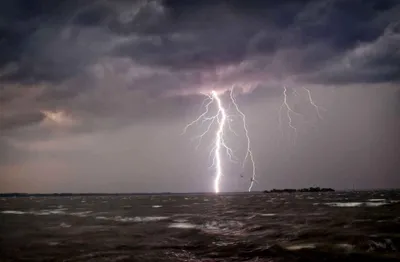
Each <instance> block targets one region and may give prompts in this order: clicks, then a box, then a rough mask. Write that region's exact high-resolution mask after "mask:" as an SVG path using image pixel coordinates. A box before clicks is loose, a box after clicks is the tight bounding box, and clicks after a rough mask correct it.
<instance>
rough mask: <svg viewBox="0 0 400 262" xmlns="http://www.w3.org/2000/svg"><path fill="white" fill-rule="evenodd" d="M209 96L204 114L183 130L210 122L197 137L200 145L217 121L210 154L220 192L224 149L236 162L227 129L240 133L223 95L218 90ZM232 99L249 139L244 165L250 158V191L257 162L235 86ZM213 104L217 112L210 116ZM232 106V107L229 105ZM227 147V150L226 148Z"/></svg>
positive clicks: (217, 188)
mask: <svg viewBox="0 0 400 262" xmlns="http://www.w3.org/2000/svg"><path fill="white" fill-rule="evenodd" d="M206 96H207V98H206V99H205V101H203V104H202V106H203V105H205V106H204V107H205V110H204V112H203V113H202V114H200V115H199V117H197V118H196V119H195V120H194V121H192V122H191V123H189V124H188V125H186V127H185V128H184V130H183V133H186V131H187V130H188V128H189V127H191V126H193V125H195V124H198V123H201V124H204V123H206V122H208V124H207V127H206V130H205V131H204V132H203V133H201V134H200V135H198V136H197V137H196V138H197V139H199V143H198V145H197V146H196V148H198V146H199V145H200V143H201V140H202V138H203V137H204V136H205V135H206V134H207V133H209V132H211V131H210V130H211V127H212V125H213V124H214V123H217V130H216V133H215V135H214V141H213V147H212V149H211V151H210V155H213V164H212V166H211V167H215V178H214V192H215V193H219V192H220V184H221V179H222V177H223V176H224V171H223V163H222V153H223V151H225V152H226V155H227V156H228V157H229V159H230V160H231V161H232V162H235V161H234V160H233V159H234V158H235V156H234V155H233V150H232V149H231V148H230V147H229V146H228V145H227V139H226V135H227V131H230V132H231V133H233V134H234V135H236V136H238V134H237V133H236V132H235V131H234V130H233V128H232V126H231V124H230V123H231V122H232V121H233V118H232V116H233V115H229V114H228V111H229V109H227V108H225V107H224V105H223V102H222V100H221V97H220V96H219V95H218V93H217V92H216V91H212V92H211V94H206ZM230 100H231V103H232V104H233V105H234V109H235V110H236V112H237V113H238V114H239V115H240V117H241V119H242V122H243V128H244V131H245V136H246V139H247V149H246V155H245V157H244V160H243V163H242V167H243V168H244V167H245V164H246V161H247V159H250V161H251V163H252V176H251V180H250V186H249V189H248V190H249V192H250V191H251V190H252V188H253V185H254V182H256V180H255V162H254V157H253V153H252V151H251V147H250V145H251V144H250V137H249V132H248V128H247V125H246V116H245V114H244V113H243V112H242V111H241V110H240V109H239V106H238V104H237V103H236V100H235V97H234V95H233V88H232V89H231V91H230ZM212 104H215V105H216V107H217V112H216V113H215V114H213V115H211V116H209V113H210V106H211V105H212ZM229 108H230V107H229ZM224 149H225V150H224Z"/></svg>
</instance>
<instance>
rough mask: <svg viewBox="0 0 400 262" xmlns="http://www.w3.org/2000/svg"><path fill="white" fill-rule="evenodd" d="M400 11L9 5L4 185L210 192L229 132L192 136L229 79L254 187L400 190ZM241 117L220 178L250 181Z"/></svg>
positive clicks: (0, 91)
mask: <svg viewBox="0 0 400 262" xmlns="http://www.w3.org/2000/svg"><path fill="white" fill-rule="evenodd" d="M399 17H400V3H399V1H397V0H354V1H347V0H322V1H320V0H318V1H317V0H313V1H295V0H289V1H272V0H258V1H256V0H254V1H252V0H246V1H242V0H230V1H229V0H224V1H223V0H201V1H194V0H186V1H177V0H165V1H161V0H160V1H156V0H142V1H125V0H113V1H111V0H99V1H92V0H85V1H84V0H64V1H62V0H58V1H54V0H43V1H29V0H15V1H2V2H1V3H0V192H30V193H33V192H36V193H49V192H107V193H109V192H203V191H207V192H208V191H212V190H213V180H214V179H215V168H214V167H212V166H211V167H210V165H211V164H212V158H211V159H210V157H209V154H210V153H209V152H210V149H212V145H213V139H214V137H215V134H216V130H217V126H212V127H211V129H210V133H209V134H208V135H206V136H205V137H204V138H203V139H202V141H201V145H200V146H199V147H197V144H198V139H196V136H198V135H199V134H201V133H202V132H203V131H204V130H205V129H204V126H202V125H194V126H192V127H191V128H189V129H188V130H187V132H186V133H185V134H183V133H182V131H183V129H184V128H185V126H186V124H188V123H190V122H191V121H193V120H194V119H196V118H197V117H198V115H199V114H201V112H202V110H204V103H203V101H204V99H205V98H207V96H205V94H209V93H210V92H211V91H212V90H215V91H216V92H218V94H219V95H220V97H221V100H222V101H223V104H224V106H226V107H227V108H228V107H229V110H230V109H231V104H230V100H229V92H230V90H231V88H234V94H235V97H236V101H237V103H238V105H239V107H240V109H241V110H242V112H243V113H244V114H245V115H246V125H247V128H248V131H249V137H250V139H251V150H252V152H253V156H254V161H255V167H256V181H257V183H256V184H255V185H254V188H253V189H254V190H256V191H259V190H265V189H272V188H300V187H309V186H321V187H332V188H336V189H351V188H353V186H354V187H355V188H359V189H368V188H396V187H397V188H398V187H400V175H399V174H400V161H398V159H399V157H400V136H399V134H400V49H399V48H400V20H399ZM285 88H286V95H287V98H286V100H285V99H284V94H285V93H284V90H285ZM308 92H310V93H308ZM309 94H310V95H311V96H309ZM310 98H311V99H310ZM285 101H286V102H287V104H288V106H289V107H290V110H293V111H292V112H289V114H288V113H287V110H288V108H287V107H285V106H283V107H282V103H283V102H285ZM202 106H203V109H202ZM210 110H211V111H212V110H214V111H213V112H214V113H215V112H216V111H215V108H214V107H211V109H210ZM288 116H289V117H290V118H292V121H291V122H290V121H289V118H288ZM233 120H234V121H232V123H231V124H232V128H234V129H235V130H236V131H237V135H235V134H233V133H232V132H228V131H227V133H226V142H227V143H228V144H229V145H231V146H232V148H233V150H234V152H235V155H236V156H237V157H238V159H239V161H237V162H233V163H231V162H229V159H228V158H227V157H226V156H225V154H224V153H223V156H222V158H223V159H222V163H223V164H222V166H223V177H222V179H221V184H220V187H221V191H246V190H247V188H248V186H249V182H250V179H251V172H252V171H251V164H250V163H249V161H247V162H246V163H245V166H244V167H242V165H241V161H243V158H244V156H245V153H246V143H247V141H246V139H245V136H244V131H243V125H242V123H241V122H240V118H238V117H234V118H233ZM290 125H292V126H293V127H295V128H296V132H295V130H294V129H293V128H291V127H290Z"/></svg>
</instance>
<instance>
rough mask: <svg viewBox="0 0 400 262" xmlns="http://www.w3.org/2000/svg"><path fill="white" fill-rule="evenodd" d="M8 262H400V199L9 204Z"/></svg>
mask: <svg viewBox="0 0 400 262" xmlns="http://www.w3.org/2000/svg"><path fill="white" fill-rule="evenodd" d="M0 261H193V262H194V261H259V262H261V261H270V262H272V261H318V262H320V261H400V192H396V191H390V192H389V191H381V192H380V191H374V192H333V193H293V194H237V195H235V194H231V195H223V194H222V195H211V194H203V195H131V196H126V195H125V196H85V197H81V196H73V197H24V198H2V199H0Z"/></svg>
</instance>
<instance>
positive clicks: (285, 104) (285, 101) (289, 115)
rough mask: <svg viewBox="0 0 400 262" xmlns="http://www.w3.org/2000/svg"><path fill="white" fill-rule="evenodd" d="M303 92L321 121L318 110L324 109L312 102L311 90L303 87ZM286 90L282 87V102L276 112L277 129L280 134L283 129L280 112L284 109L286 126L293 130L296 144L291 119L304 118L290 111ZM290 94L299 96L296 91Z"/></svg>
mask: <svg viewBox="0 0 400 262" xmlns="http://www.w3.org/2000/svg"><path fill="white" fill-rule="evenodd" d="M302 89H303V90H305V91H306V92H307V99H308V102H309V103H310V104H311V105H312V106H313V107H314V108H315V111H316V113H317V116H318V118H319V119H323V118H322V116H321V113H320V109H324V108H322V107H319V106H317V105H316V103H315V102H314V100H313V98H312V94H311V90H310V89H308V88H305V87H303V88H302ZM287 91H288V90H287V88H286V86H283V101H282V104H281V105H280V107H279V110H278V122H279V128H280V130H281V132H282V133H283V129H282V111H283V109H286V117H287V123H288V126H289V127H290V128H291V129H292V130H293V132H294V134H295V142H296V138H297V127H296V126H295V125H294V124H293V117H294V116H300V117H301V118H304V116H303V115H302V114H300V113H298V112H296V111H294V110H293V109H292V107H291V106H290V102H289V100H288V92H287ZM292 94H293V95H294V96H296V97H298V96H299V93H298V92H297V91H296V89H293V90H292Z"/></svg>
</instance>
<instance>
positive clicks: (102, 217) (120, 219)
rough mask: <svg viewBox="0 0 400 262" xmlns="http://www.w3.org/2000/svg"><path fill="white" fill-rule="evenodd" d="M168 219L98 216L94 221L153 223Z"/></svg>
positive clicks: (158, 217)
mask: <svg viewBox="0 0 400 262" xmlns="http://www.w3.org/2000/svg"><path fill="white" fill-rule="evenodd" d="M168 218H169V217H161V216H150V217H122V216H115V217H104V216H98V217H96V219H99V220H112V221H116V222H155V221H161V220H166V219H168Z"/></svg>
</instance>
